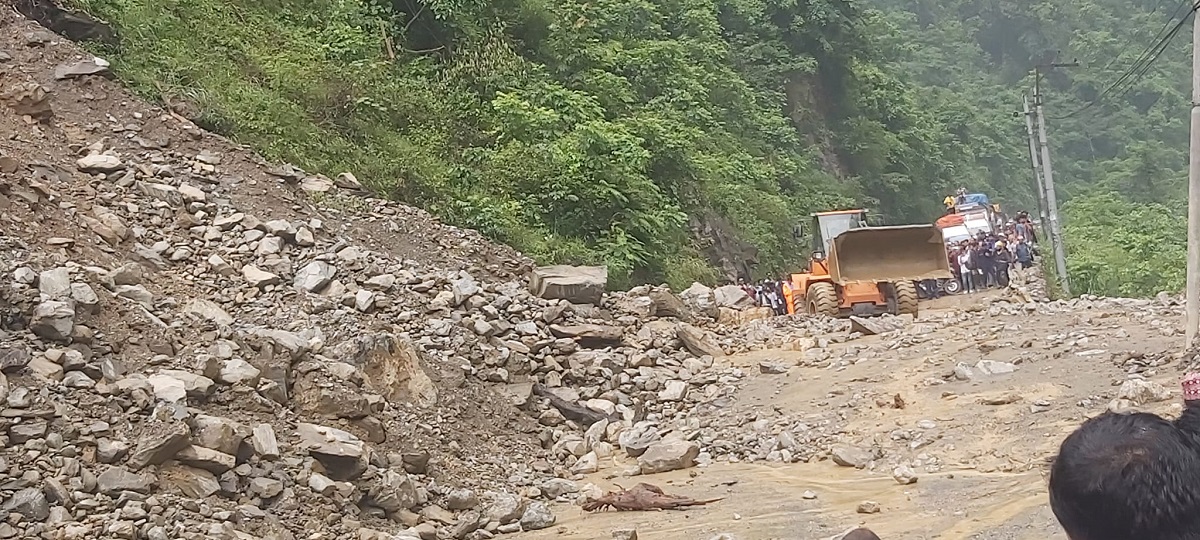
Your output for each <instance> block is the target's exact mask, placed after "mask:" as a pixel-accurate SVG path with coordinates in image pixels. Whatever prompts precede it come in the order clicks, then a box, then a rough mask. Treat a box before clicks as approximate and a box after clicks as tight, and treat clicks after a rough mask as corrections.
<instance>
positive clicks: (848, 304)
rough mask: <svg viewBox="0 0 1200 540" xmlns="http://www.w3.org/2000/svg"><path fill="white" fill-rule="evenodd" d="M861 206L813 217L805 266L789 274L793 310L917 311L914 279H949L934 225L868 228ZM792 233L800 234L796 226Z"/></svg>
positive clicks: (839, 314) (846, 314) (835, 312)
mask: <svg viewBox="0 0 1200 540" xmlns="http://www.w3.org/2000/svg"><path fill="white" fill-rule="evenodd" d="M866 218H867V212H866V211H865V210H861V209H858V210H839V211H834V212H821V213H817V214H813V215H812V228H811V230H810V232H809V234H810V235H811V236H812V254H811V256H810V262H809V267H808V269H807V270H806V271H805V272H803V273H799V274H792V275H791V286H792V291H793V292H792V297H793V300H792V303H793V304H792V306H791V308H792V309H793V310H794V311H795V312H796V313H808V314H810V315H828V316H830V317H849V316H851V315H857V316H874V315H882V314H885V313H890V314H892V315H898V314H903V313H908V314H911V315H913V316H914V317H915V316H916V315H917V310H918V308H917V286H916V282H918V281H921V280H925V279H946V278H953V276H954V274H952V273H951V271H950V262H949V260H947V258H946V241H945V240H944V239H943V238H942V232H941V231H940V230H939V229H938V228H937V227H936V226H934V225H900V226H888V227H870V226H868V225H867V221H866ZM795 234H796V235H797V236H802V235H803V228H801V227H797V229H796V231H795Z"/></svg>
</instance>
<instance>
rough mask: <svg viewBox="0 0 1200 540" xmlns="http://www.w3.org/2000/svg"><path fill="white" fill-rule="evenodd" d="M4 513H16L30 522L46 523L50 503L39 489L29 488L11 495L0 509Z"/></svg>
mask: <svg viewBox="0 0 1200 540" xmlns="http://www.w3.org/2000/svg"><path fill="white" fill-rule="evenodd" d="M0 510H3V511H4V512H5V513H8V514H12V513H17V514H21V515H22V516H24V517H25V519H29V520H32V521H46V519H47V518H49V517H50V503H48V502H46V494H45V493H43V492H42V490H41V489H38V488H35V487H31V488H25V489H22V490H20V491H17V492H16V493H13V494H12V496H11V497H9V498H8V500H6V501H4V505H3V507H0Z"/></svg>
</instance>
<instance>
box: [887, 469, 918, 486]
mask: <svg viewBox="0 0 1200 540" xmlns="http://www.w3.org/2000/svg"><path fill="white" fill-rule="evenodd" d="M892 478H894V479H895V480H896V483H897V484H900V485H902V486H906V485H909V484H915V483H917V471H914V470H913V469H912V467H909V466H908V465H900V466H899V467H896V468H895V469H893V470H892Z"/></svg>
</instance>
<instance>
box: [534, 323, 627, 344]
mask: <svg viewBox="0 0 1200 540" xmlns="http://www.w3.org/2000/svg"><path fill="white" fill-rule="evenodd" d="M550 333H551V334H552V335H554V337H557V338H571V339H577V340H579V341H582V342H594V343H606V344H613V345H616V344H620V342H621V338H622V337H623V335H624V333H625V331H624V329H623V328H621V327H619V326H606V325H601V324H573V325H562V324H552V325H550Z"/></svg>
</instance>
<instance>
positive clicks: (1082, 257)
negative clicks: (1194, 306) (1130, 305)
mask: <svg viewBox="0 0 1200 540" xmlns="http://www.w3.org/2000/svg"><path fill="white" fill-rule="evenodd" d="M866 1H867V2H869V3H871V4H872V5H874V6H875V7H878V8H879V9H881V10H882V11H883V12H884V13H885V16H884V19H885V20H886V21H887V22H888V23H889V24H890V25H892V27H893V28H894V29H895V32H894V33H892V34H890V37H889V38H888V39H891V40H893V41H892V48H894V49H897V50H903V51H904V54H903V59H902V60H901V61H900V63H899V65H900V66H901V67H902V69H901V71H902V72H904V73H907V74H909V75H910V76H911V77H912V79H911V82H912V83H913V84H914V85H915V86H916V87H917V88H918V89H919V94H921V95H926V96H929V97H928V103H929V105H928V106H929V107H930V108H932V109H934V110H938V111H942V113H941V114H947V115H951V114H952V116H954V117H955V118H962V119H963V120H964V125H966V126H968V128H967V129H968V131H965V132H961V131H956V132H955V133H956V135H958V136H960V137H962V139H963V140H964V141H965V142H966V143H967V144H968V145H970V147H971V148H974V149H978V148H991V147H993V146H995V145H999V146H1001V147H1003V148H1002V149H1001V150H998V151H996V152H995V153H996V154H999V155H1003V156H1005V159H1003V160H1000V161H995V162H990V166H991V167H992V168H991V173H992V178H993V180H992V181H993V183H994V182H997V181H1009V182H1025V183H1027V182H1029V181H1030V180H1027V179H1030V178H1031V177H1032V174H1031V173H1030V168H1029V164H1028V163H1029V162H1028V147H1027V146H1026V145H1027V142H1026V139H1025V136H1024V125H1023V122H1022V120H1021V119H1020V118H1012V117H1011V112H1012V111H1015V110H1019V109H1020V107H1021V93H1022V92H1024V91H1028V89H1029V88H1030V87H1031V86H1032V76H1031V75H1030V73H1031V71H1032V70H1033V67H1034V66H1035V65H1036V64H1039V63H1043V62H1047V61H1051V60H1055V61H1058V62H1070V61H1072V60H1075V59H1078V60H1079V62H1080V63H1081V64H1082V65H1081V66H1080V67H1078V68H1071V69H1057V70H1054V71H1052V72H1050V73H1048V74H1047V75H1046V77H1045V79H1044V80H1043V86H1044V88H1045V89H1046V95H1047V98H1046V103H1047V105H1046V107H1047V116H1048V117H1050V120H1049V122H1048V124H1047V125H1048V131H1049V133H1050V137H1051V146H1052V151H1053V159H1054V161H1053V166H1054V171H1055V175H1054V176H1055V181H1056V184H1057V185H1058V194H1059V199H1060V202H1064V201H1065V204H1063V211H1062V212H1061V214H1062V215H1063V217H1064V221H1065V236H1066V240H1067V249H1068V267H1069V272H1070V275H1071V278H1072V285H1073V290H1072V292H1075V293H1077V294H1078V293H1094V294H1107V295H1153V294H1155V293H1157V292H1158V291H1162V290H1166V291H1171V292H1178V291H1180V290H1181V289H1182V287H1183V285H1184V279H1183V278H1184V267H1185V262H1186V258H1185V256H1184V255H1185V251H1186V248H1185V239H1186V230H1185V228H1186V221H1187V219H1186V216H1187V212H1186V203H1185V202H1184V201H1185V200H1186V177H1187V172H1186V159H1187V118H1188V106H1189V103H1190V99H1189V97H1188V96H1189V91H1190V87H1189V85H1190V80H1189V77H1188V74H1190V73H1191V67H1190V65H1189V62H1190V60H1191V58H1190V54H1189V52H1188V48H1189V46H1190V40H1189V39H1188V34H1190V31H1189V30H1190V27H1188V26H1185V27H1184V28H1183V33H1182V34H1181V35H1180V36H1179V37H1178V38H1176V39H1175V40H1174V41H1173V42H1172V44H1171V46H1170V47H1169V48H1167V49H1166V51H1165V52H1164V53H1163V54H1162V55H1161V57H1160V58H1159V59H1158V61H1157V62H1156V63H1155V64H1154V66H1153V68H1152V69H1150V70H1149V71H1147V72H1146V75H1145V77H1144V78H1143V79H1142V80H1141V81H1140V82H1138V83H1137V84H1134V85H1132V87H1131V88H1129V89H1128V90H1121V91H1118V92H1114V93H1112V94H1110V95H1109V96H1106V97H1105V98H1104V99H1103V100H1100V101H1099V102H1098V103H1097V104H1096V105H1094V106H1091V107H1090V108H1087V109H1086V110H1083V111H1082V112H1079V113H1078V114H1075V112H1076V111H1078V110H1080V109H1081V108H1082V107H1084V106H1085V105H1087V104H1088V103H1090V102H1093V101H1095V100H1097V97H1099V96H1100V94H1101V93H1102V92H1103V91H1104V90H1105V89H1107V88H1108V87H1109V85H1110V84H1111V83H1112V82H1113V81H1114V80H1116V79H1117V78H1118V77H1119V76H1120V75H1121V74H1122V73H1123V72H1124V71H1125V70H1126V69H1127V68H1128V67H1129V66H1130V65H1132V64H1133V63H1134V61H1135V59H1136V58H1137V57H1139V56H1140V55H1141V54H1142V53H1143V52H1144V51H1146V50H1147V49H1148V48H1149V46H1150V45H1151V44H1152V43H1153V41H1154V38H1155V37H1156V35H1158V33H1159V32H1160V31H1161V30H1163V29H1164V28H1166V29H1169V28H1170V27H1171V26H1174V20H1176V19H1174V17H1176V16H1177V15H1179V14H1182V13H1184V12H1185V11H1186V7H1185V6H1186V5H1187V3H1186V2H1180V1H1177V0H1096V1H1093V2H1057V1H1052V0H1033V1H1031V2H1018V1H1016V0H982V1H978V0H972V1H967V0H918V1H916V2H912V1H908V0H905V1H901V0H866ZM1189 24H1190V23H1189ZM1164 33H1165V32H1164ZM1056 51H1058V52H1057V58H1055V52H1056ZM951 111H954V112H953V113H951ZM1061 117H1066V118H1061ZM1004 179H1007V180H1004ZM1026 208H1029V209H1030V210H1031V211H1032V210H1033V209H1034V208H1035V205H1034V204H1033V203H1032V201H1030V202H1028V205H1027V206H1026ZM1046 251H1047V252H1048V251H1049V250H1048V249H1047V250H1046Z"/></svg>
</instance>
